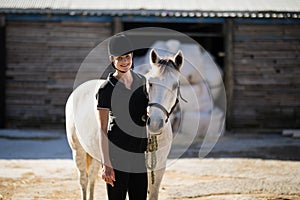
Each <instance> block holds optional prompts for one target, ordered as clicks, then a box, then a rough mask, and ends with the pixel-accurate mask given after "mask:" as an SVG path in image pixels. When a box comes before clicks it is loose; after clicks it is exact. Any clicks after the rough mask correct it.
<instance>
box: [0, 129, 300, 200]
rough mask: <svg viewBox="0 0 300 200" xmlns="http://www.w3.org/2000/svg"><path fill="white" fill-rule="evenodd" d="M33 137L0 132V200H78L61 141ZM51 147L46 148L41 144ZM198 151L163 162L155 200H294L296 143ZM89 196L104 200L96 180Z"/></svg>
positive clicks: (273, 140)
mask: <svg viewBox="0 0 300 200" xmlns="http://www.w3.org/2000/svg"><path fill="white" fill-rule="evenodd" d="M8 135H9V137H8ZM26 136H28V134H27V135H26ZM33 136H34V138H35V139H33V138H30V137H28V138H24V137H20V134H12V133H10V134H6V133H3V132H2V134H1V131H0V199H1V200H4V199H16V200H19V199H21V200H23V199H70V200H71V199H80V189H79V183H78V180H77V172H76V168H75V165H74V163H73V161H72V160H71V154H70V153H71V152H70V150H69V149H68V148H66V147H65V145H66V144H67V143H66V140H65V137H64V136H63V135H61V134H58V135H56V136H54V135H51V137H53V138H55V139H53V138H52V139H51V137H49V138H47V137H45V135H43V134H42V136H41V137H37V136H36V135H33ZM52 142H53V146H52V149H51V148H50V149H49V146H47V145H49V143H50V144H51V143H52ZM54 144H57V146H55V145H54ZM4 147H5V148H4ZM198 147H199V144H196V145H193V146H192V147H191V148H190V149H189V150H188V151H187V152H186V153H185V154H184V156H183V157H182V158H180V159H171V158H170V159H169V160H168V168H167V171H166V174H165V176H164V179H163V182H162V186H161V189H160V199H163V200H164V199H166V200H168V199H181V200H190V199H193V200H206V199H207V200H252V199H253V200H256V199H260V200H297V199H300V155H299V149H300V140H299V139H298V140H297V139H291V138H286V137H282V136H280V135H268V136H266V137H265V136H263V137H262V136H255V137H254V136H253V135H235V136H230V137H229V136H226V137H223V138H221V139H220V141H219V142H218V144H217V145H216V146H215V148H214V149H213V151H212V152H211V153H210V154H209V155H208V156H207V157H206V158H204V159H199V158H197V156H195V155H194V154H196V153H194V152H196V150H197V148H198ZM229 147H230V148H229ZM25 148H26V149H25ZM44 148H46V149H47V151H46V150H44ZM262 148H265V149H264V150H263V149H262ZM174 149H175V150H176V149H177V150H178V149H180V148H179V147H178V148H177V147H174ZM174 149H173V150H174ZM266 149H267V150H268V151H267V150H266ZM12 150H15V151H12ZM12 152H14V153H12ZM41 152H44V154H43V153H41ZM35 155H36V156H35ZM55 157H57V158H55ZM170 157H172V156H170ZM95 197H96V199H106V197H105V185H104V183H103V181H102V180H101V179H100V178H98V181H97V185H96V193H95Z"/></svg>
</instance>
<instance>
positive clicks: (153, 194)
mask: <svg viewBox="0 0 300 200" xmlns="http://www.w3.org/2000/svg"><path fill="white" fill-rule="evenodd" d="M165 171H166V168H165V167H163V168H161V169H159V170H155V171H154V184H152V180H151V179H152V178H151V172H148V185H149V187H148V188H149V197H148V199H149V200H157V199H158V193H159V187H160V184H161V181H162V178H163V176H164V173H165Z"/></svg>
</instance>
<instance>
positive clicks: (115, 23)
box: [112, 17, 123, 35]
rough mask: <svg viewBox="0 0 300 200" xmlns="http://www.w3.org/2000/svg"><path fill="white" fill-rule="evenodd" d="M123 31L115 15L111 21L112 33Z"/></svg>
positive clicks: (120, 22)
mask: <svg viewBox="0 0 300 200" xmlns="http://www.w3.org/2000/svg"><path fill="white" fill-rule="evenodd" d="M122 31H123V24H122V21H121V19H120V18H119V17H115V18H114V19H113V21H112V35H115V34H117V33H120V32H122Z"/></svg>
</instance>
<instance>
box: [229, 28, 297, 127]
mask: <svg viewBox="0 0 300 200" xmlns="http://www.w3.org/2000/svg"><path fill="white" fill-rule="evenodd" d="M232 40H233V42H232V47H231V48H232V55H231V56H232V63H231V64H232V79H233V88H232V100H231V102H230V104H231V105H230V107H231V110H230V111H229V112H231V114H230V123H229V124H230V127H231V128H233V129H238V128H243V129H278V130H280V129H283V128H300V25H299V24H297V25H295V24H294V25H293V24H274V25H272V24H235V23H234V24H233V26H232Z"/></svg>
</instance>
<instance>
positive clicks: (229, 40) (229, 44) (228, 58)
mask: <svg viewBox="0 0 300 200" xmlns="http://www.w3.org/2000/svg"><path fill="white" fill-rule="evenodd" d="M224 72H225V90H226V95H227V112H226V128H227V129H228V130H230V129H232V128H233V126H232V111H233V109H232V98H233V92H234V88H233V87H234V73H233V20H232V19H227V20H226V23H225V68H224Z"/></svg>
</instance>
